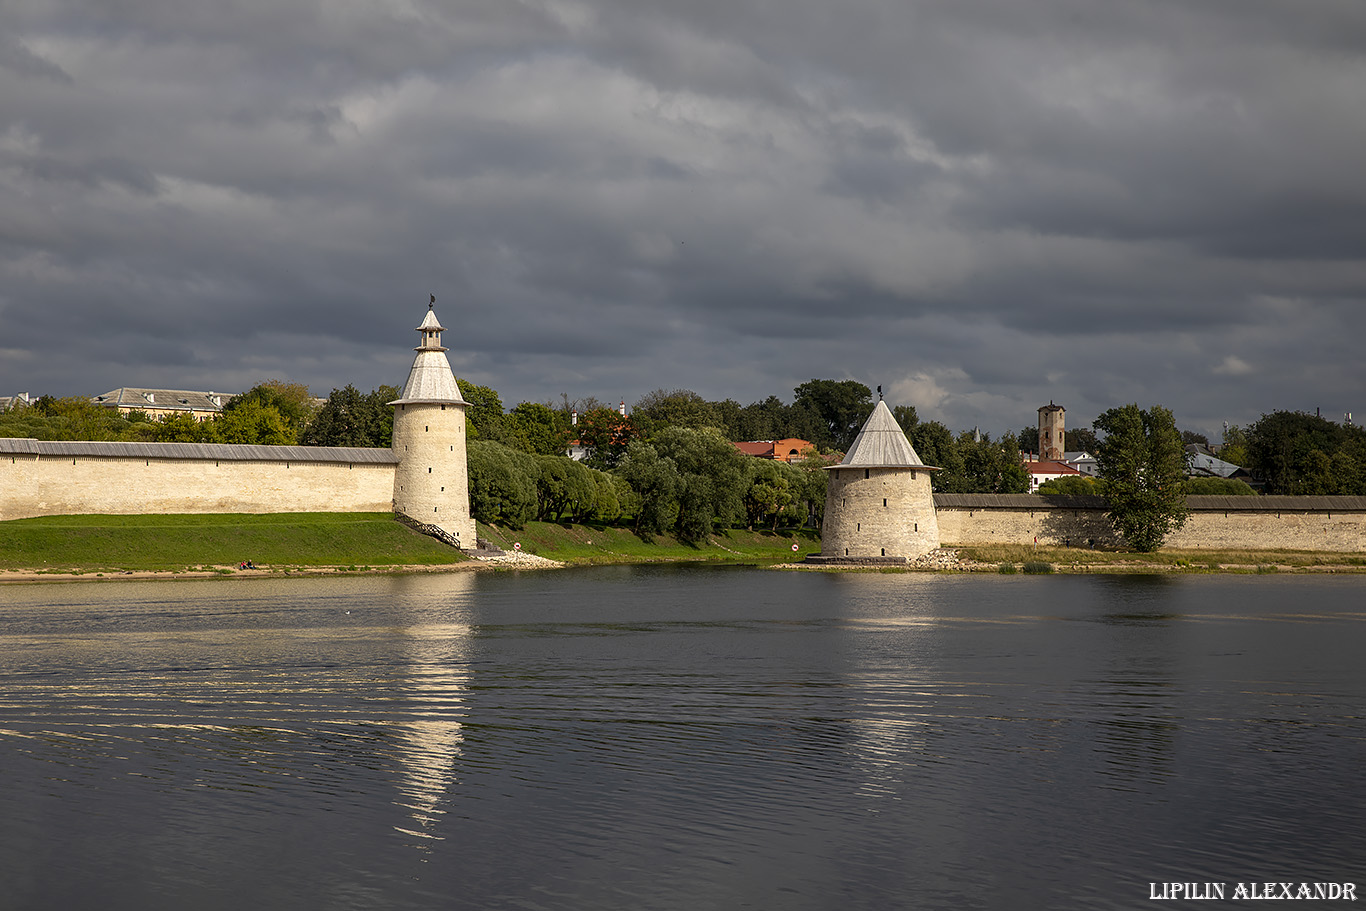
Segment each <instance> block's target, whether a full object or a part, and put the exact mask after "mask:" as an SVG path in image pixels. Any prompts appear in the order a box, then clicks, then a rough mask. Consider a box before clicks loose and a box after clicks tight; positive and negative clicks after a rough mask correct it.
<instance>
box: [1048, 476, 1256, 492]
mask: <svg viewBox="0 0 1366 911" xmlns="http://www.w3.org/2000/svg"><path fill="white" fill-rule="evenodd" d="M1244 486H1246V485H1244ZM1038 493H1039V494H1040V496H1050V495H1057V496H1065V497H1094V496H1103V495H1104V494H1105V485H1104V484H1103V483H1102V482H1101V481H1100V480H1099V479H1098V478H1092V477H1088V476H1087V475H1084V474H1081V475H1078V474H1069V475H1065V476H1063V477H1061V478H1049V479H1048V480H1047V481H1044V482H1043V483H1042V484H1040V485H1039V490H1038Z"/></svg>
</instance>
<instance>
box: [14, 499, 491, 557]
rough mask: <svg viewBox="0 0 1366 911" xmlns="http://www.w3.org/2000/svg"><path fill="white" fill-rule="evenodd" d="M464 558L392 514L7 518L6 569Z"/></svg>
mask: <svg viewBox="0 0 1366 911" xmlns="http://www.w3.org/2000/svg"><path fill="white" fill-rule="evenodd" d="M464 559H466V558H465V557H464V556H463V555H461V554H459V553H458V552H456V551H454V550H452V549H451V548H449V547H447V546H446V545H444V544H442V543H440V542H439V541H436V540H434V539H432V538H429V537H427V536H426V535H421V534H418V533H417V532H415V531H413V530H411V529H409V528H407V527H406V526H404V525H401V524H400V523H398V522H396V521H394V518H393V517H392V516H391V515H390V514H388V513H281V514H276V515H237V514H225V515H145V516H49V517H44V518H37V519H15V520H11V521H8V522H0V569H38V570H42V569H49V570H58V571H70V570H72V569H79V570H111V569H124V570H180V569H185V568H186V567H191V566H209V565H215V564H216V565H224V564H227V565H232V566H235V565H237V564H238V563H240V562H242V561H243V560H251V561H252V562H254V563H257V564H263V565H269V566H346V565H368V566H395V565H402V564H427V565H435V564H448V563H457V562H460V561H461V560H464Z"/></svg>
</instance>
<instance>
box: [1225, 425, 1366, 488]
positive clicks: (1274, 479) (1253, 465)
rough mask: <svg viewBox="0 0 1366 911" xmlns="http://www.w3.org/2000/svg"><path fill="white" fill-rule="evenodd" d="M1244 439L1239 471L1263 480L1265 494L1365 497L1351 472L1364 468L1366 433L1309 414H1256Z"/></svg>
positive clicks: (1358, 475)
mask: <svg viewBox="0 0 1366 911" xmlns="http://www.w3.org/2000/svg"><path fill="white" fill-rule="evenodd" d="M1246 436H1247V464H1246V465H1245V466H1244V467H1246V468H1250V469H1251V470H1252V471H1253V472H1254V473H1256V475H1257V476H1258V477H1261V478H1265V479H1266V492H1267V493H1272V494H1291V495H1294V494H1314V493H1320V492H1323V491H1328V490H1332V491H1335V492H1340V493H1344V494H1351V495H1358V496H1359V495H1362V494H1366V484H1364V482H1366V479H1363V478H1362V477H1361V473H1360V471H1359V470H1358V467H1357V466H1359V465H1361V464H1366V429H1363V428H1361V427H1356V426H1352V425H1342V424H1335V423H1333V422H1332V421H1330V420H1327V419H1326V418H1322V417H1319V416H1318V415H1315V414H1306V413H1304V412H1299V411H1276V412H1273V413H1271V414H1264V415H1262V417H1261V419H1260V420H1258V421H1257V422H1255V423H1254V424H1252V425H1251V426H1250V427H1248V428H1247V434H1246ZM1339 453H1341V455H1339ZM1339 470H1340V473H1339Z"/></svg>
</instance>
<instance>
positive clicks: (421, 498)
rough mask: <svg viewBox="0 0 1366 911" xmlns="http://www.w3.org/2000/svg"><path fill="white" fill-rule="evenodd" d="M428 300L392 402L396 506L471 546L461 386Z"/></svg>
mask: <svg viewBox="0 0 1366 911" xmlns="http://www.w3.org/2000/svg"><path fill="white" fill-rule="evenodd" d="M433 306H434V302H433V304H429V305H428V306H427V316H426V318H425V319H423V320H422V325H420V326H418V327H417V331H418V332H420V333H421V334H422V344H420V345H418V346H417V348H416V349H414V350H416V351H417V357H415V358H414V359H413V369H412V370H410V371H408V382H407V383H405V384H404V385H403V394H402V395H401V396H399V398H398V399H396V400H395V401H392V402H390V403H389V404H390V405H393V406H394V438H393V447H394V454H395V455H397V456H398V459H399V463H398V470H397V471H396V472H395V473H394V511H395V512H397V513H401V514H403V515H405V516H407V517H408V518H410V519H413V520H415V521H417V522H420V523H422V524H424V525H435V526H437V527H439V528H440V529H442V530H443V531H445V532H446V533H447V534H449V535H452V536H453V537H455V538H457V539H458V540H459V542H460V546H461V547H463V548H467V549H473V548H474V546H475V530H474V519H473V518H472V517H471V516H470V483H469V469H468V464H467V462H466V458H465V408H466V407H467V406H466V402H465V400H464V398H462V397H461V395H460V387H459V386H458V385H457V384H456V382H455V375H454V374H453V373H451V365H450V362H449V361H447V360H446V349H445V348H444V347H442V345H441V333H442V331H444V330H443V327H442V326H441V323H440V322H438V321H437V318H436V314H435V313H434V312H433V309H432V308H433Z"/></svg>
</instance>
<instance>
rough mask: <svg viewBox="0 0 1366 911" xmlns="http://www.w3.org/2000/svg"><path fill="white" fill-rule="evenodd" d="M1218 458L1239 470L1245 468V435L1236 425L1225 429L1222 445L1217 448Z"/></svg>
mask: <svg viewBox="0 0 1366 911" xmlns="http://www.w3.org/2000/svg"><path fill="white" fill-rule="evenodd" d="M1219 458H1220V459H1222V460H1223V461H1225V462H1228V463H1229V464H1232V465H1237V466H1239V467H1240V468H1246V467H1247V464H1248V462H1247V434H1245V433H1243V430H1242V428H1241V427H1239V426H1238V425H1237V424H1230V425H1229V426H1228V427H1227V428H1225V430H1224V445H1223V446H1221V447H1220V448H1219Z"/></svg>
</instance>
